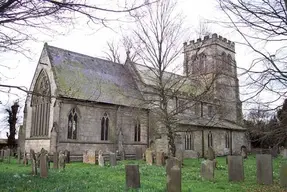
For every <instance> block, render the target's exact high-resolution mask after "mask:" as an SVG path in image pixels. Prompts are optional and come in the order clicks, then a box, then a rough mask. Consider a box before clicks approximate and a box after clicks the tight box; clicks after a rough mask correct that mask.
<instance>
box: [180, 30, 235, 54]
mask: <svg viewBox="0 0 287 192" xmlns="http://www.w3.org/2000/svg"><path fill="white" fill-rule="evenodd" d="M212 44H218V45H220V46H223V47H225V48H227V49H229V50H231V51H233V52H235V43H234V42H232V41H230V40H227V39H226V38H224V37H222V36H220V35H217V34H216V33H213V34H212V35H211V36H209V35H207V36H204V38H203V39H201V38H198V39H197V40H196V41H195V40H192V41H189V43H188V42H184V43H183V47H184V50H185V51H187V50H193V49H198V48H201V47H205V46H207V45H212Z"/></svg>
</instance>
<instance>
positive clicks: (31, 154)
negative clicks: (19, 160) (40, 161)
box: [30, 149, 37, 176]
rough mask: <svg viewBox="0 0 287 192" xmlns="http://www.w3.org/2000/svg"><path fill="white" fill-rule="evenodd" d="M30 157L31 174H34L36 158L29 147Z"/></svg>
mask: <svg viewBox="0 0 287 192" xmlns="http://www.w3.org/2000/svg"><path fill="white" fill-rule="evenodd" d="M30 159H31V167H32V175H33V176H35V175H37V160H36V155H35V152H34V150H33V149H30Z"/></svg>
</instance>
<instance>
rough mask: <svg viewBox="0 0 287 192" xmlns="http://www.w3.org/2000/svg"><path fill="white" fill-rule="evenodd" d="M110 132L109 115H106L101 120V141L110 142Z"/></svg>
mask: <svg viewBox="0 0 287 192" xmlns="http://www.w3.org/2000/svg"><path fill="white" fill-rule="evenodd" d="M108 131H109V118H108V114H107V113H105V114H104V116H103V117H102V120H101V140H102V141H107V140H108Z"/></svg>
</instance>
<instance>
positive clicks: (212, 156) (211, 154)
mask: <svg viewBox="0 0 287 192" xmlns="http://www.w3.org/2000/svg"><path fill="white" fill-rule="evenodd" d="M206 158H207V159H208V160H210V161H213V160H214V159H215V152H214V150H213V148H212V147H208V149H207V154H206Z"/></svg>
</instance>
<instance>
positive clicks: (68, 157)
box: [64, 150, 71, 163]
mask: <svg viewBox="0 0 287 192" xmlns="http://www.w3.org/2000/svg"><path fill="white" fill-rule="evenodd" d="M64 155H65V157H66V159H65V163H70V161H71V159H70V151H68V150H65V151H64Z"/></svg>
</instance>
